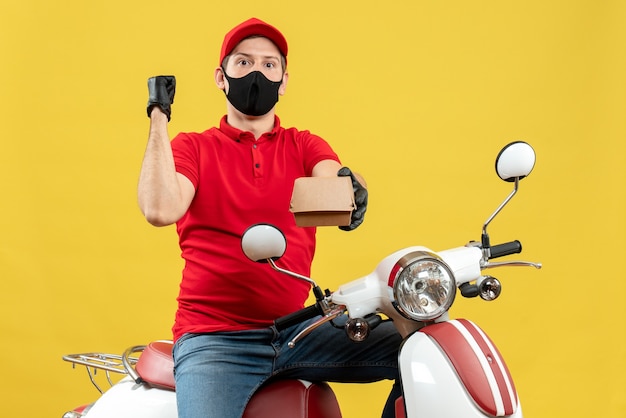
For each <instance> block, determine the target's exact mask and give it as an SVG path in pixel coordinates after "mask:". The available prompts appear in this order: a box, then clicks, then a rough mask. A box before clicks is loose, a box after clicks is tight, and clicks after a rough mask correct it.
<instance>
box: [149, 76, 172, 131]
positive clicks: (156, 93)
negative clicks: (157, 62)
mask: <svg viewBox="0 0 626 418" xmlns="http://www.w3.org/2000/svg"><path fill="white" fill-rule="evenodd" d="M175 92H176V77H174V76H173V75H159V76H156V77H150V78H149V79H148V93H149V98H148V109H147V110H148V117H150V113H151V112H152V108H153V107H154V106H159V107H160V108H161V110H162V111H163V113H165V114H166V115H167V120H168V121H169V120H170V118H171V115H172V107H171V105H172V103H174V93H175Z"/></svg>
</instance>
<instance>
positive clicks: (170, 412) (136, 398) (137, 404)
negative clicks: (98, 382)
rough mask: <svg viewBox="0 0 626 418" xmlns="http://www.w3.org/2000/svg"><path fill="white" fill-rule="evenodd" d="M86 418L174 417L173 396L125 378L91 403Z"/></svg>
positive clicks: (174, 399)
mask: <svg viewBox="0 0 626 418" xmlns="http://www.w3.org/2000/svg"><path fill="white" fill-rule="evenodd" d="M86 416H87V417H89V418H141V417H146V418H176V417H177V416H178V412H177V410H176V393H175V392H174V391H171V390H165V389H159V388H155V387H151V386H148V385H145V384H137V383H135V382H134V381H133V379H131V378H130V377H125V378H124V379H122V380H120V381H119V382H118V383H117V384H115V385H114V386H112V387H111V388H110V389H109V390H107V391H106V392H104V394H103V395H102V396H101V397H100V398H99V399H98V401H97V402H96V403H94V404H93V406H92V407H91V409H89V412H88V413H87V415H86Z"/></svg>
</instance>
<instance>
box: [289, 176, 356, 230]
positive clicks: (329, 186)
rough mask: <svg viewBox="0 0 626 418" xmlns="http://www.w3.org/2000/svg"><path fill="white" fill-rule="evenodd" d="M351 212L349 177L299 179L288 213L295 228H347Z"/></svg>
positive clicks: (352, 194)
mask: <svg viewBox="0 0 626 418" xmlns="http://www.w3.org/2000/svg"><path fill="white" fill-rule="evenodd" d="M354 209H356V205H355V203H354V192H353V191H352V180H351V179H350V177H300V178H298V179H296V181H295V183H294V185H293V194H292V195H291V205H290V211H291V212H292V213H293V214H294V216H295V218H296V225H298V226H346V225H350V218H351V216H352V211H353V210H354Z"/></svg>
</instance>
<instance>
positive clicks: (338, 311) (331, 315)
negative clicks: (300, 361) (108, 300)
mask: <svg viewBox="0 0 626 418" xmlns="http://www.w3.org/2000/svg"><path fill="white" fill-rule="evenodd" d="M345 310H346V307H345V305H337V306H335V307H334V308H332V309H331V310H330V311H328V313H326V314H325V315H324V316H323V317H321V318H320V319H318V320H317V321H315V322H313V323H312V324H311V325H309V326H308V327H306V328H305V329H303V330H302V331H300V332H299V333H298V335H296V336H295V337H293V338H292V340H291V341H289V342H288V343H287V346H289V348H294V347H295V346H296V343H297V342H298V341H300V340H301V339H303V338H304V337H306V336H307V335H309V334H310V333H311V332H313V331H315V330H316V329H317V328H319V327H320V326H322V325H324V324H325V323H327V322H329V321H332V320H333V319H335V318H337V317H338V316H340V315H343V313H344V312H345Z"/></svg>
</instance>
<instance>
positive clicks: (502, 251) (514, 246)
mask: <svg viewBox="0 0 626 418" xmlns="http://www.w3.org/2000/svg"><path fill="white" fill-rule="evenodd" d="M521 252H522V243H521V242H519V241H518V240H515V241H511V242H505V243H504V244H498V245H494V246H492V247H491V256H490V257H489V258H490V259H491V258H498V257H504V256H505V255H511V254H519V253H521Z"/></svg>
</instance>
